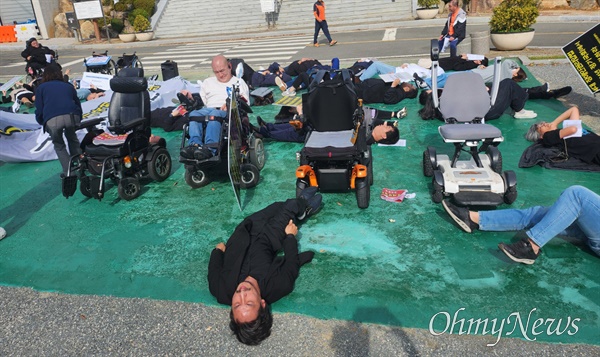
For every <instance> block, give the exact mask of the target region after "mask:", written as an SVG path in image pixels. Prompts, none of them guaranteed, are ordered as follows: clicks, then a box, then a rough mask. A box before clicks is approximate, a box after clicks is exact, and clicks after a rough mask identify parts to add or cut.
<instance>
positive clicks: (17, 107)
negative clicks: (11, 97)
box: [12, 99, 21, 113]
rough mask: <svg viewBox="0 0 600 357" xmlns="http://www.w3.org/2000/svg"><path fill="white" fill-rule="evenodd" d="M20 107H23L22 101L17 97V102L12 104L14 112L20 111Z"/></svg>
mask: <svg viewBox="0 0 600 357" xmlns="http://www.w3.org/2000/svg"><path fill="white" fill-rule="evenodd" d="M20 109H21V101H20V100H18V99H17V100H15V102H14V103H13V105H12V112H13V113H18V112H19V110H20Z"/></svg>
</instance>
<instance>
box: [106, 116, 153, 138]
mask: <svg viewBox="0 0 600 357" xmlns="http://www.w3.org/2000/svg"><path fill="white" fill-rule="evenodd" d="M145 121H147V119H146V118H137V119H133V120H131V121H129V122H128V123H127V124H125V125H115V126H109V127H108V130H110V131H111V132H113V133H116V134H124V133H126V132H128V131H130V130H131V129H133V128H135V127H136V126H139V125H143V124H144V122H145Z"/></svg>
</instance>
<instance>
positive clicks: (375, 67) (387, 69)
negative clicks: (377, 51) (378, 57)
mask: <svg viewBox="0 0 600 357" xmlns="http://www.w3.org/2000/svg"><path fill="white" fill-rule="evenodd" d="M386 73H396V67H394V66H390V65H389V64H385V63H383V62H379V61H373V63H371V65H370V66H369V67H368V68H367V69H365V71H364V72H363V73H362V74H361V75H360V80H361V81H364V80H365V79H369V78H373V77H375V76H376V75H378V74H386Z"/></svg>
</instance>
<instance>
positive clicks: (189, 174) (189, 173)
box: [185, 167, 210, 188]
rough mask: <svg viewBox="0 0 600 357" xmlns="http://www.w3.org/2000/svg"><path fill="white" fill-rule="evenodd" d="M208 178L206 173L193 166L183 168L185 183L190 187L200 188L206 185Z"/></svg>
mask: <svg viewBox="0 0 600 357" xmlns="http://www.w3.org/2000/svg"><path fill="white" fill-rule="evenodd" d="M209 182H210V180H209V179H208V176H206V173H205V172H204V171H202V170H200V169H195V168H194V167H187V168H186V169H185V183H187V184H188V185H189V186H190V187H191V188H200V187H204V186H206V185H208V183H209Z"/></svg>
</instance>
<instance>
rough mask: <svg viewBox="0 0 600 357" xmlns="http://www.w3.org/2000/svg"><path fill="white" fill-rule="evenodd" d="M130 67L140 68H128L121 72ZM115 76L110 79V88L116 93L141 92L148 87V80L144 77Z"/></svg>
mask: <svg viewBox="0 0 600 357" xmlns="http://www.w3.org/2000/svg"><path fill="white" fill-rule="evenodd" d="M128 69H134V70H138V69H139V68H126V69H124V70H122V71H121V72H125V71H126V70H128ZM121 72H119V76H117V77H113V78H112V79H111V80H110V89H112V90H113V91H114V92H115V93H139V92H143V91H145V90H147V89H148V81H147V80H146V78H144V77H121V76H120V74H121Z"/></svg>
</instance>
